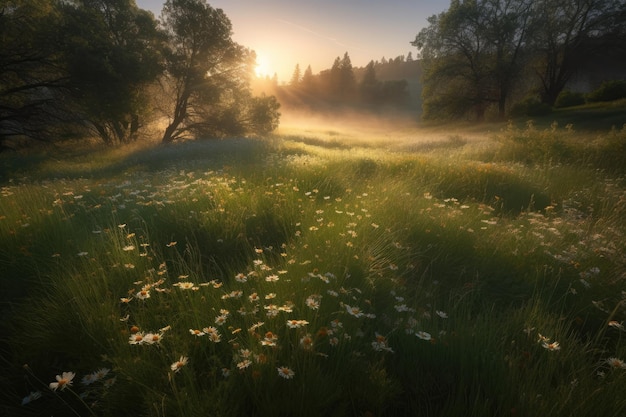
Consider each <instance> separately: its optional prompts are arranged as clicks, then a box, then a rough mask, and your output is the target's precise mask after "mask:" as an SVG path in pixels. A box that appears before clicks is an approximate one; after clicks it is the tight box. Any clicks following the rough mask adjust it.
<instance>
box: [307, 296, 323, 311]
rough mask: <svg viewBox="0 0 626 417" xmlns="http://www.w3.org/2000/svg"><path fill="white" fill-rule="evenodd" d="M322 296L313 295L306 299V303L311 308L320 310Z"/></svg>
mask: <svg viewBox="0 0 626 417" xmlns="http://www.w3.org/2000/svg"><path fill="white" fill-rule="evenodd" d="M320 298H321V296H319V295H311V296H309V297H308V298H307V299H306V301H305V304H306V306H307V307H308V308H310V309H311V310H318V309H319V308H320Z"/></svg>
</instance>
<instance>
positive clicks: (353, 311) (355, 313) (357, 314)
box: [345, 304, 363, 318]
mask: <svg viewBox="0 0 626 417" xmlns="http://www.w3.org/2000/svg"><path fill="white" fill-rule="evenodd" d="M345 307H346V311H347V312H348V314H350V315H351V316H354V317H357V318H359V317H363V313H362V312H361V309H360V308H358V307H350V306H349V305H347V304H346V305H345Z"/></svg>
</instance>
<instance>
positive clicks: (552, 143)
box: [0, 126, 626, 416]
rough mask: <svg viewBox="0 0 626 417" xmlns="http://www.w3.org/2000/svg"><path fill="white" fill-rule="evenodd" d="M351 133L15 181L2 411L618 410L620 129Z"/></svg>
mask: <svg viewBox="0 0 626 417" xmlns="http://www.w3.org/2000/svg"><path fill="white" fill-rule="evenodd" d="M418 133H419V132H416V133H415V135H412V136H411V135H407V133H406V131H403V135H407V136H406V138H407V139H405V140H413V141H415V140H416V137H417V135H418ZM338 136H341V135H340V134H333V135H332V140H331V141H330V142H328V141H327V140H326V139H325V138H324V137H323V136H320V138H319V139H318V140H316V139H315V136H314V133H312V132H311V131H308V132H305V134H304V135H299V134H297V132H295V133H294V132H293V131H290V132H289V134H288V135H285V136H280V135H279V136H276V137H273V138H267V139H240V140H236V141H233V142H228V141H224V142H204V143H193V144H181V145H176V146H172V147H168V148H152V149H143V150H141V151H134V152H127V153H123V152H120V151H119V150H116V151H101V152H99V153H98V154H95V155H90V158H92V159H93V162H92V163H93V165H89V164H86V161H88V159H86V158H83V157H81V158H80V160H76V159H72V158H70V159H68V160H66V162H65V163H63V164H59V165H54V164H52V165H50V164H47V163H46V162H44V163H41V162H39V163H37V164H33V165H31V166H29V168H28V170H24V171H22V172H19V173H16V175H15V176H14V177H13V178H12V179H10V180H8V181H5V183H4V184H2V187H3V188H2V198H1V199H0V213H2V215H1V217H0V218H1V220H0V236H1V240H0V245H1V249H2V251H1V253H2V255H1V258H0V259H1V262H0V268H1V275H2V283H1V285H2V294H3V295H2V315H3V319H4V320H3V329H2V332H3V334H5V335H7V337H6V338H4V340H3V342H2V345H1V349H2V357H3V361H2V371H3V372H2V374H3V379H2V394H1V396H2V403H3V404H4V405H3V409H2V410H3V411H5V414H7V415H49V414H52V413H56V414H59V415H71V414H72V413H73V414H75V415H103V416H109V415H110V416H119V415H151V416H152V415H154V416H197V415H259V416H266V415H268V416H278V415H304V416H306V415H311V416H319V415H337V416H339V415H341V416H343V415H354V416H360V415H424V416H444V415H472V416H487V415H490V416H504V415H547V414H551V415H577V416H592V415H593V416H595V415H603V416H619V415H623V414H624V412H625V411H626V400H625V399H624V395H623V394H624V388H623V387H624V382H626V365H624V364H623V362H621V360H622V359H626V344H625V343H624V340H623V339H624V336H625V335H624V327H623V321H624V318H625V317H624V316H625V314H626V301H625V300H626V295H625V294H626V292H625V290H626V287H625V285H624V279H625V278H626V275H625V274H626V273H625V271H626V268H625V266H626V259H625V258H624V253H625V252H624V239H623V235H624V231H625V224H624V215H623V214H624V206H625V205H626V193H625V191H624V179H623V170H622V167H621V166H620V165H619V164H618V163H617V162H616V161H617V160H618V157H617V156H616V154H619V153H620V152H622V155H623V146H622V142H623V132H622V131H617V130H614V131H611V132H609V133H603V134H597V135H596V137H594V138H593V140H587V141H584V140H583V137H582V136H580V135H579V134H576V133H575V131H574V130H573V129H569V128H564V129H561V128H558V127H557V126H553V127H552V128H548V129H546V130H543V129H537V128H534V127H532V126H529V127H527V128H523V129H514V128H512V127H511V128H509V129H508V130H503V131H502V132H500V133H499V134H497V135H496V137H495V138H489V140H482V141H480V142H479V143H477V142H475V141H473V140H464V139H462V138H461V137H455V139H453V140H452V139H450V140H446V139H445V138H444V140H443V141H440V142H436V143H437V145H436V146H434V145H432V144H433V143H434V142H432V140H430V139H425V140H426V142H427V143H429V145H428V146H420V145H419V144H411V143H406V144H405V145H400V144H397V143H396V144H394V146H386V145H385V144H384V141H379V140H378V139H376V140H372V141H368V140H367V138H366V137H357V138H356V139H355V140H352V139H351V136H346V137H344V138H343V140H341V141H340V138H339V137H338ZM303 138H304V139H303ZM339 144H340V145H341V146H339ZM58 158H59V160H61V158H62V156H59V157H58ZM6 162H7V163H10V162H11V161H9V160H7V161H6ZM46 164H47V165H46ZM5 172H6V171H5ZM99 370H100V372H98V371H99ZM63 372H74V373H76V376H75V377H74V379H73V380H72V381H71V384H66V385H64V386H63V389H61V388H57V389H56V390H53V389H51V388H50V386H49V383H51V382H55V380H56V379H57V378H56V376H57V375H58V376H59V378H58V379H61V380H63V378H64V375H63ZM31 393H36V394H31ZM29 395H30V396H29ZM22 403H23V404H22Z"/></svg>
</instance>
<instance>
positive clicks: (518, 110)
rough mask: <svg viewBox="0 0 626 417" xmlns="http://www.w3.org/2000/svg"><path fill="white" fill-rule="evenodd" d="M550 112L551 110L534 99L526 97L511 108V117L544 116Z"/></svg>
mask: <svg viewBox="0 0 626 417" xmlns="http://www.w3.org/2000/svg"><path fill="white" fill-rule="evenodd" d="M551 112H552V108H551V107H550V106H549V105H548V104H545V103H542V102H541V101H539V99H537V98H536V97H528V98H525V99H524V100H522V101H520V102H517V103H515V104H514V105H513V107H512V108H511V111H510V113H511V116H513V117H517V116H545V115H547V114H550V113H551Z"/></svg>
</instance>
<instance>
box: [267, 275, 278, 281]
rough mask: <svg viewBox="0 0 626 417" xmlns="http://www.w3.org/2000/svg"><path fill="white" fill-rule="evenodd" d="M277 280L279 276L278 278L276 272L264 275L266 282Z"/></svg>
mask: <svg viewBox="0 0 626 417" xmlns="http://www.w3.org/2000/svg"><path fill="white" fill-rule="evenodd" d="M278 280H279V278H278V275H276V274H272V275H268V276H267V277H265V281H267V282H276V281H278Z"/></svg>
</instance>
